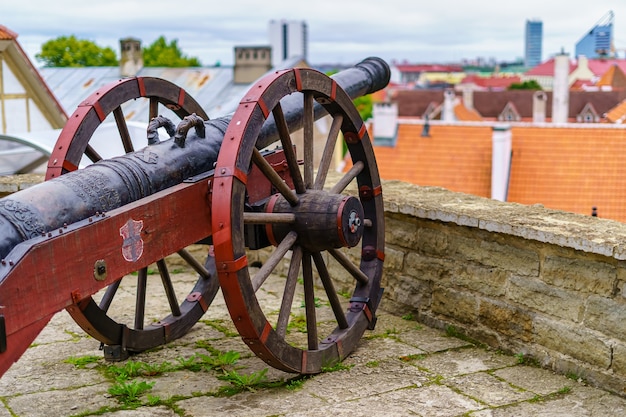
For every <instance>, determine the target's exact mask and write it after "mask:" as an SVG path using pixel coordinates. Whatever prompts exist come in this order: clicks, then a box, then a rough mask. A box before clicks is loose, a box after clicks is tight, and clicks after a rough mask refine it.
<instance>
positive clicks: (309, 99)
mask: <svg viewBox="0 0 626 417" xmlns="http://www.w3.org/2000/svg"><path fill="white" fill-rule="evenodd" d="M314 122H315V118H314V116H313V93H312V92H310V91H307V92H305V93H304V109H303V119H302V123H303V129H304V186H305V187H306V188H307V189H308V188H311V187H312V186H313V159H314V158H313V123H314Z"/></svg>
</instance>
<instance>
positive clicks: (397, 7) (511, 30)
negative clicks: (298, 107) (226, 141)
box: [0, 0, 626, 66]
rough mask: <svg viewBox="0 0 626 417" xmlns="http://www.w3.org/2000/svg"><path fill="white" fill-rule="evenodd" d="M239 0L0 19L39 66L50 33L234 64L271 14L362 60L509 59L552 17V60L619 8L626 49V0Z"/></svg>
mask: <svg viewBox="0 0 626 417" xmlns="http://www.w3.org/2000/svg"><path fill="white" fill-rule="evenodd" d="M231 3H232V4H230V3H229V4H216V5H211V7H207V6H206V4H204V3H203V2H200V1H199V0H188V1H187V2H185V7H184V8H182V7H172V5H171V3H169V2H164V1H162V0H155V1H154V2H152V3H150V7H146V6H145V4H144V3H141V2H138V1H125V2H122V1H120V0H112V1H111V2H109V3H107V4H98V5H85V4H78V5H77V4H76V3H75V2H73V1H71V0H59V1H57V2H55V3H49V2H43V1H41V0H33V1H32V2H29V3H28V4H26V3H14V4H12V5H11V6H10V7H7V8H6V10H3V13H2V20H1V21H0V24H1V25H4V26H6V27H7V28H8V29H10V30H12V31H14V32H16V33H17V34H18V35H19V38H18V41H19V42H20V44H21V45H22V47H23V48H24V50H25V51H26V53H27V54H28V55H29V57H30V58H31V59H33V62H34V63H35V65H39V63H38V62H36V61H34V55H35V53H37V52H38V51H39V50H40V48H41V45H42V44H43V43H44V42H46V41H47V40H50V39H54V38H56V37H58V36H64V35H66V36H69V35H72V34H73V35H76V36H77V37H79V38H82V39H89V40H92V41H94V42H96V43H97V44H98V45H100V46H108V47H111V48H112V49H113V50H115V51H116V52H118V53H119V39H122V38H126V37H129V36H131V37H135V38H138V39H140V40H141V42H142V45H143V46H147V45H149V44H151V43H152V42H154V41H155V40H156V39H157V38H158V37H159V36H161V35H163V36H165V37H166V38H167V39H168V40H173V39H177V40H178V45H179V46H180V48H181V49H182V50H183V52H184V53H185V54H187V55H189V56H193V57H198V58H199V59H200V61H201V62H202V64H203V65H206V66H211V65H214V64H216V63H220V64H223V65H232V63H233V61H234V47H235V46H250V45H269V44H270V40H269V33H268V32H269V30H268V25H269V22H270V21H271V20H282V19H285V20H289V21H291V20H298V21H304V22H306V24H307V28H308V55H309V56H308V61H309V62H310V63H312V64H318V63H344V64H352V63H355V62H358V61H360V60H361V59H363V58H365V57H367V56H378V57H381V58H383V59H385V60H387V61H389V62H391V61H398V62H403V61H408V62H415V63H419V62H437V63H446V62H460V61H461V60H463V59H474V58H476V57H482V58H485V59H496V60H497V61H498V62H503V61H515V60H518V59H523V57H524V30H525V22H526V21H527V20H540V21H542V22H543V39H544V41H543V56H542V60H546V59H547V58H549V57H550V56H552V55H554V54H556V53H558V52H560V51H561V50H564V51H565V52H566V53H569V54H570V55H571V56H574V47H575V44H576V42H578V41H579V40H580V39H581V38H582V37H583V36H584V35H585V33H586V32H587V31H588V30H589V29H591V28H592V27H593V25H594V24H595V23H596V22H597V20H598V19H599V18H600V17H601V16H603V15H604V14H606V13H607V12H608V11H609V10H612V11H613V12H614V14H615V38H614V39H615V44H616V45H615V46H616V47H617V48H618V50H620V52H621V56H624V53H625V52H626V24H620V22H621V21H622V19H626V3H624V4H615V2H612V1H608V0H598V1H596V2H594V4H593V8H592V9H591V10H590V8H589V4H588V2H583V1H582V0H573V1H569V2H565V1H564V0H558V1H555V2H550V3H545V2H539V1H538V0H528V1H526V2H524V4H521V5H520V4H512V5H507V7H506V8H503V7H501V6H500V5H499V4H498V3H496V2H493V1H488V0H477V1H474V2H472V3H471V4H466V3H463V4H459V3H458V2H456V1H453V0H441V1H439V2H432V3H429V4H424V5H420V6H407V5H406V3H405V2H400V1H399V0H388V1H387V2H385V3H384V4H382V3H380V4H379V3H376V4H364V3H363V2H356V1H352V0H349V1H346V2H341V3H338V2H330V1H327V0H320V2H318V3H317V4H316V7H315V8H312V7H307V6H305V5H291V6H290V7H289V8H285V7H280V5H274V4H270V5H267V7H263V8H262V9H261V8H259V7H258V6H256V5H255V4H254V3H253V2H252V1H251V0H241V1H235V2H231ZM505 9H506V10H505ZM190 10H192V12H190ZM120 11H122V12H121V13H120Z"/></svg>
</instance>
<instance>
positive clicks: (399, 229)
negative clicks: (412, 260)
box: [385, 216, 418, 249]
mask: <svg viewBox="0 0 626 417" xmlns="http://www.w3.org/2000/svg"><path fill="white" fill-rule="evenodd" d="M417 232H418V227H417V223H416V222H415V220H414V219H411V218H410V217H407V216H393V217H391V216H386V218H385V242H386V243H387V245H390V244H391V245H397V246H400V247H402V248H409V249H417V247H418V245H417Z"/></svg>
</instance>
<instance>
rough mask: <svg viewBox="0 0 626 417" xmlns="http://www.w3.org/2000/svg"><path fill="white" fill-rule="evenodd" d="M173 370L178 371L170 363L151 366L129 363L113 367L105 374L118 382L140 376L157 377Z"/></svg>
mask: <svg viewBox="0 0 626 417" xmlns="http://www.w3.org/2000/svg"><path fill="white" fill-rule="evenodd" d="M173 370H176V368H175V367H174V366H173V365H172V364H171V363H169V362H163V363H159V364H151V363H145V362H139V361H128V362H125V363H124V364H123V365H119V366H118V365H111V366H109V367H108V368H107V369H106V371H105V372H106V374H107V375H109V376H110V377H112V378H113V379H115V380H116V381H126V380H128V379H131V378H136V377H138V376H156V375H161V374H163V373H165V372H169V371H173Z"/></svg>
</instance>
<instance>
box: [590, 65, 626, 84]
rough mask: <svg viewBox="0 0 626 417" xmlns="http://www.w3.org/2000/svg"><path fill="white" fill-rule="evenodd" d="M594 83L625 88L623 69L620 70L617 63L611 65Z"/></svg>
mask: <svg viewBox="0 0 626 417" xmlns="http://www.w3.org/2000/svg"><path fill="white" fill-rule="evenodd" d="M596 85H598V86H610V87H613V88H626V74H624V71H622V69H621V68H620V67H619V66H617V64H614V65H611V67H610V68H609V69H608V70H607V71H606V72H605V73H604V75H602V77H600V79H599V80H598V82H597V83H596Z"/></svg>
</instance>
